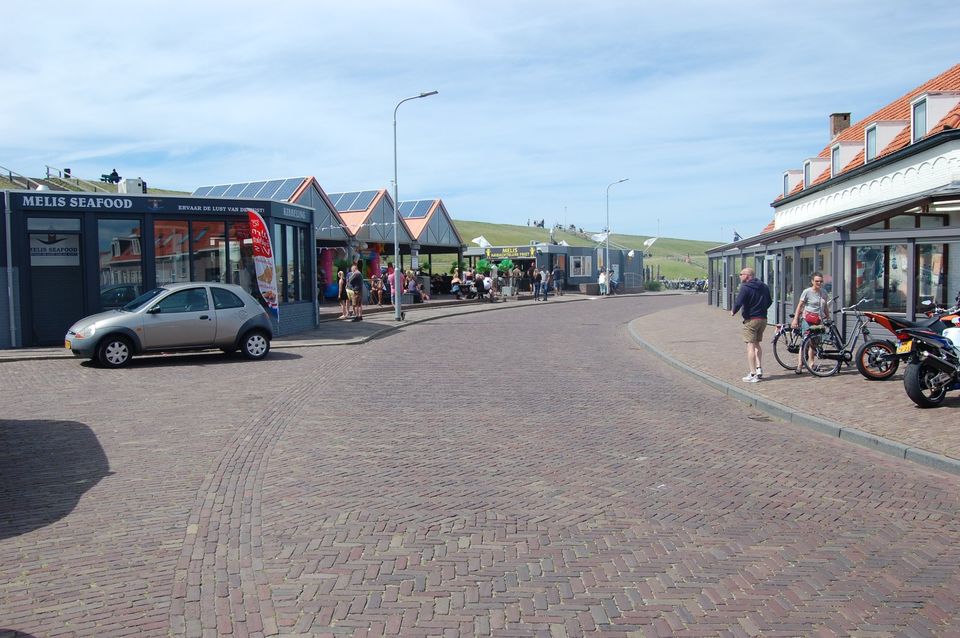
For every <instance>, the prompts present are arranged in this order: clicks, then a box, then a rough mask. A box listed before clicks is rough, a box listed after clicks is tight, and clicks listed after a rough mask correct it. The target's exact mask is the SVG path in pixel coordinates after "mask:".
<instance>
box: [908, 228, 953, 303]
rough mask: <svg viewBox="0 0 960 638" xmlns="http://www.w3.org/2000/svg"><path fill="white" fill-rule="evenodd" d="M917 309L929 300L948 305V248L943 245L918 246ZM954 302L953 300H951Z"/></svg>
mask: <svg viewBox="0 0 960 638" xmlns="http://www.w3.org/2000/svg"><path fill="white" fill-rule="evenodd" d="M916 250H917V289H916V290H917V296H916V298H915V300H914V301H915V303H916V304H917V308H922V306H920V305H919V304H920V302H921V301H923V300H925V299H929V300H930V301H933V302H935V303H939V304H945V303H947V287H946V279H947V248H946V246H944V245H943V244H917V247H916ZM950 300H951V301H952V298H951V299H950Z"/></svg>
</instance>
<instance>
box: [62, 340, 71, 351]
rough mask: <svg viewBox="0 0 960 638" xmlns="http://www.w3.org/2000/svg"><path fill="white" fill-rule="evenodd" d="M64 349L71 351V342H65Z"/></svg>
mask: <svg viewBox="0 0 960 638" xmlns="http://www.w3.org/2000/svg"><path fill="white" fill-rule="evenodd" d="M63 347H64V348H66V349H67V350H69V349H70V342H69V341H64V342H63Z"/></svg>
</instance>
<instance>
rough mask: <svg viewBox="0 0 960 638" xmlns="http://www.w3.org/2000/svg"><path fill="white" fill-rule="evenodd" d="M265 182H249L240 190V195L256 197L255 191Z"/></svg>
mask: <svg viewBox="0 0 960 638" xmlns="http://www.w3.org/2000/svg"><path fill="white" fill-rule="evenodd" d="M264 184H266V182H250V183H249V184H247V187H246V188H244V189H243V190H242V191H240V195H239V196H240V197H256V195H257V191H259V190H260V189H261V188H263V185H264Z"/></svg>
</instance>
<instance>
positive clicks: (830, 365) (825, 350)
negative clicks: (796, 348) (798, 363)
mask: <svg viewBox="0 0 960 638" xmlns="http://www.w3.org/2000/svg"><path fill="white" fill-rule="evenodd" d="M800 351H801V353H802V355H801V357H802V359H803V365H804V367H806V369H807V370H809V371H810V374H812V375H813V376H815V377H830V376H833V375H835V374H836V373H837V372H839V371H840V364H841V363H842V362H841V361H840V356H839V355H840V349H839V348H837V345H836V344H835V343H834V342H833V339H832V338H831V337H830V335H822V334H816V333H811V334H809V335H807V336H806V337H805V338H804V339H803V343H802V344H800Z"/></svg>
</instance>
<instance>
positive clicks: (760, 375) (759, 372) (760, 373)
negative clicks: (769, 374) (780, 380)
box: [754, 368, 763, 379]
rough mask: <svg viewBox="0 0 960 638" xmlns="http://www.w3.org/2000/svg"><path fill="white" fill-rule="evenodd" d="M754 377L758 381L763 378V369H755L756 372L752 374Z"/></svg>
mask: <svg viewBox="0 0 960 638" xmlns="http://www.w3.org/2000/svg"><path fill="white" fill-rule="evenodd" d="M754 376H755V377H757V378H758V379H762V378H763V368H757V371H756V372H755V373H754Z"/></svg>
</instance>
